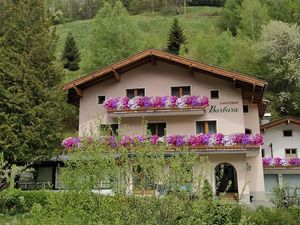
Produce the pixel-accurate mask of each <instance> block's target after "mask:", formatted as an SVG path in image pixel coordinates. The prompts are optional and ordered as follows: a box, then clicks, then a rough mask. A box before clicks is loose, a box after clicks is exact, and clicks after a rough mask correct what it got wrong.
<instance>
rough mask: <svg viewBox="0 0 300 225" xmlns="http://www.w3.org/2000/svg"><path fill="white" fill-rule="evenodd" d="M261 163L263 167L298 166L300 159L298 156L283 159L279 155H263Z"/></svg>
mask: <svg viewBox="0 0 300 225" xmlns="http://www.w3.org/2000/svg"><path fill="white" fill-rule="evenodd" d="M263 165H264V167H272V166H276V167H278V166H300V159H299V158H292V159H284V158H280V157H276V158H270V157H265V158H263Z"/></svg>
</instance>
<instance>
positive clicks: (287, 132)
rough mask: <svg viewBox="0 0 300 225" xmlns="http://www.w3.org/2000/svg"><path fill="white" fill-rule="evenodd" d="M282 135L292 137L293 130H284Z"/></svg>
mask: <svg viewBox="0 0 300 225" xmlns="http://www.w3.org/2000/svg"><path fill="white" fill-rule="evenodd" d="M283 136H284V137H292V136H293V131H292V130H284V131H283Z"/></svg>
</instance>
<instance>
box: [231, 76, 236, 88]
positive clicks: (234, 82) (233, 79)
mask: <svg viewBox="0 0 300 225" xmlns="http://www.w3.org/2000/svg"><path fill="white" fill-rule="evenodd" d="M232 83H233V86H234V87H235V88H236V78H235V76H234V77H233V78H232Z"/></svg>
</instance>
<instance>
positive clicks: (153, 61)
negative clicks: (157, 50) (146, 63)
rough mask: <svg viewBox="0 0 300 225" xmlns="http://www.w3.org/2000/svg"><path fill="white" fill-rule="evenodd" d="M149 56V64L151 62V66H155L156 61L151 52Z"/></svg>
mask: <svg viewBox="0 0 300 225" xmlns="http://www.w3.org/2000/svg"><path fill="white" fill-rule="evenodd" d="M150 58H151V64H152V65H153V66H156V65H157V62H156V59H155V57H154V56H153V55H152V54H151V56H150Z"/></svg>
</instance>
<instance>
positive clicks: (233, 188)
mask: <svg viewBox="0 0 300 225" xmlns="http://www.w3.org/2000/svg"><path fill="white" fill-rule="evenodd" d="M215 179H216V194H217V195H219V194H220V193H224V192H226V193H238V180H237V173H236V169H235V168H234V166H233V165H231V164H230V163H220V164H218V165H217V166H216V167H215Z"/></svg>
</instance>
